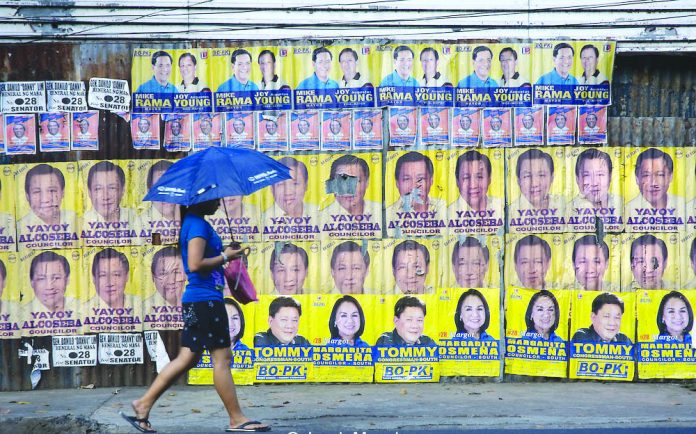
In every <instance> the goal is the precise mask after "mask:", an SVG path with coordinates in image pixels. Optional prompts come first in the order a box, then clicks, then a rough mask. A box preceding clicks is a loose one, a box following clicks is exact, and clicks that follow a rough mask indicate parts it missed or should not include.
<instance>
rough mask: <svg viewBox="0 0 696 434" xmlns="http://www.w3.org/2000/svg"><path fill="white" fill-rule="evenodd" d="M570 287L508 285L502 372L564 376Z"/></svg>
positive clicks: (566, 357) (566, 359)
mask: <svg viewBox="0 0 696 434" xmlns="http://www.w3.org/2000/svg"><path fill="white" fill-rule="evenodd" d="M572 294H573V293H572V292H571V291H566V290H547V289H542V290H536V289H525V288H518V287H514V286H512V287H508V289H507V291H506V300H505V324H506V327H505V338H506V339H505V373H506V374H515V375H530V376H535V377H556V378H566V376H567V373H566V369H567V366H568V353H569V348H568V320H567V318H568V317H569V316H570V303H571V298H572V297H571V296H572Z"/></svg>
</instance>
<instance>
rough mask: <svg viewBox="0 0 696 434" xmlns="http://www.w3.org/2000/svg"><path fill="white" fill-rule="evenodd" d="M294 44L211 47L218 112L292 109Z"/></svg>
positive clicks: (215, 102)
mask: <svg viewBox="0 0 696 434" xmlns="http://www.w3.org/2000/svg"><path fill="white" fill-rule="evenodd" d="M292 50H293V49H292V47H284V46H253V47H252V46H248V47H227V48H213V49H211V50H210V52H211V58H210V63H211V65H212V71H213V72H212V77H213V90H214V91H215V98H214V106H215V111H216V112H230V111H233V112H236V111H252V110H253V111H257V110H290V109H291V108H292V91H291V89H290V85H289V84H288V83H289V82H290V81H292V80H291V75H292V70H293V65H292Z"/></svg>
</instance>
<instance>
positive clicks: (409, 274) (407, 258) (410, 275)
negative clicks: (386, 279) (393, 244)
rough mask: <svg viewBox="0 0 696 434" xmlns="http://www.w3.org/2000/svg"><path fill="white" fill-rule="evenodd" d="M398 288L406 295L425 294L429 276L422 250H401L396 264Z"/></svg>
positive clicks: (395, 272)
mask: <svg viewBox="0 0 696 434" xmlns="http://www.w3.org/2000/svg"><path fill="white" fill-rule="evenodd" d="M393 271H394V279H395V280H396V286H397V287H398V288H399V289H400V290H401V292H403V293H404V294H423V293H424V292H425V279H426V277H427V276H428V264H427V263H426V262H425V255H424V254H423V252H422V251H421V250H420V249H415V250H401V251H400V252H399V253H398V254H397V256H396V263H395V264H394V270H393Z"/></svg>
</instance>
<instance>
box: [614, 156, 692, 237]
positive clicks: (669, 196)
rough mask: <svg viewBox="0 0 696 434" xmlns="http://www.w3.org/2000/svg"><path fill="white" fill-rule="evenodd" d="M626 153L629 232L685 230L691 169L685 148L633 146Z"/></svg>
mask: <svg viewBox="0 0 696 434" xmlns="http://www.w3.org/2000/svg"><path fill="white" fill-rule="evenodd" d="M624 154H625V156H624V161H625V163H624V164H625V171H626V176H625V181H624V201H625V205H624V217H625V219H626V232H676V231H680V230H684V228H685V226H684V225H685V221H686V219H685V214H684V213H685V210H686V204H685V201H684V195H685V194H686V187H687V182H686V180H687V179H688V177H689V173H690V172H692V170H687V168H686V167H685V166H684V163H685V158H684V155H685V154H684V149H681V148H630V149H626V150H625V152H624ZM692 175H693V173H692Z"/></svg>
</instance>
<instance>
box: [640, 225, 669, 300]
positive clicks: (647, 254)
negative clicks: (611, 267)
mask: <svg viewBox="0 0 696 434" xmlns="http://www.w3.org/2000/svg"><path fill="white" fill-rule="evenodd" d="M668 259H669V254H668V250H667V244H665V242H664V241H663V240H661V239H660V238H657V237H656V236H654V235H652V234H643V235H641V236H639V237H638V238H636V239H635V240H633V242H632V243H631V256H630V261H631V273H632V275H633V281H632V282H630V286H629V288H631V289H671V288H673V287H674V286H675V284H674V283H673V282H672V281H670V280H668V279H665V278H664V274H665V270H666V269H667V261H668Z"/></svg>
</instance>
